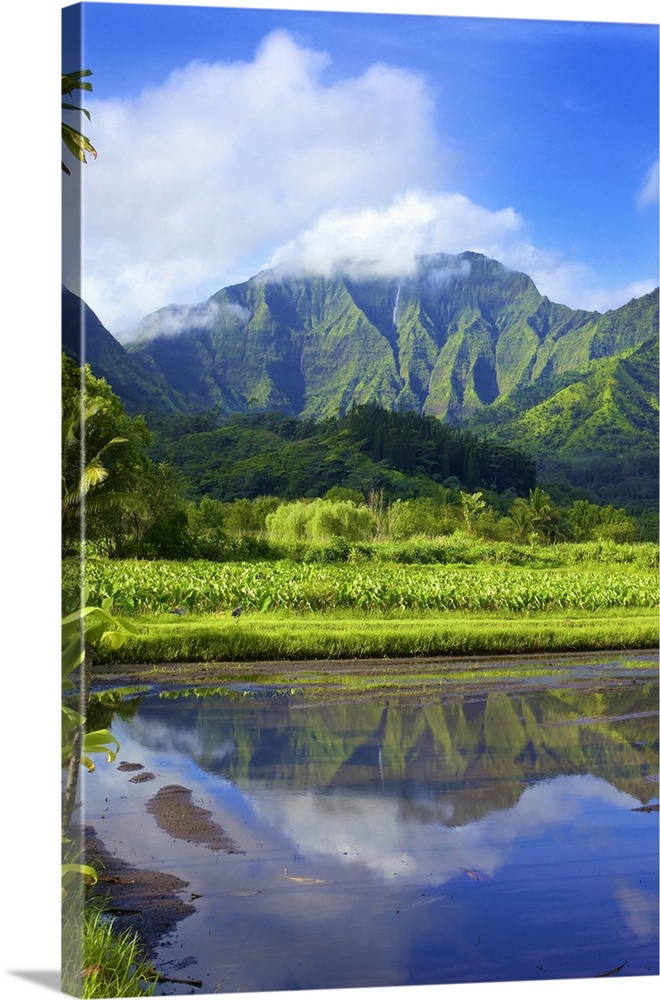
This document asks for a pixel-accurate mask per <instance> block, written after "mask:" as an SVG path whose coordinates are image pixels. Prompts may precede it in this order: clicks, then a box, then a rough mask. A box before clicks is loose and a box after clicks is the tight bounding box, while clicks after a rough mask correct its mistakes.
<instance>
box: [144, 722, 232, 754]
mask: <svg viewBox="0 0 660 1000" xmlns="http://www.w3.org/2000/svg"><path fill="white" fill-rule="evenodd" d="M131 735H132V736H133V738H134V739H135V740H137V741H138V742H139V743H141V744H142V745H143V746H144V747H148V748H149V750H152V751H155V752H168V753H169V752H174V753H181V754H184V755H185V756H187V757H190V758H192V759H193V760H199V759H200V758H204V760H205V762H206V763H207V765H208V764H209V763H212V764H215V765H217V764H219V763H220V762H221V761H223V760H224V759H225V758H226V757H230V756H231V755H232V754H233V753H234V752H235V751H236V743H235V741H234V740H233V739H232V738H231V737H228V738H226V739H224V740H223V741H222V742H221V743H219V744H218V745H217V746H213V748H212V751H209V748H208V745H207V744H208V740H204V738H203V736H202V734H201V733H200V732H199V731H198V730H197V729H196V728H195V727H194V724H191V725H190V727H189V728H183V727H182V726H181V725H176V726H175V725H173V724H172V721H171V720H170V719H168V718H167V717H166V718H164V719H161V718H158V716H156V715H154V714H148V715H147V714H144V715H136V716H135V718H134V720H133V721H132V722H131Z"/></svg>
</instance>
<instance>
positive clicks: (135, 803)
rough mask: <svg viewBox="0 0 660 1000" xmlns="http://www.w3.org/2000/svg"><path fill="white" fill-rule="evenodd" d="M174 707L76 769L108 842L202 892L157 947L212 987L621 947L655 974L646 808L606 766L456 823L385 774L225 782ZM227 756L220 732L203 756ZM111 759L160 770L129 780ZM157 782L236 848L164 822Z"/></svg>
mask: <svg viewBox="0 0 660 1000" xmlns="http://www.w3.org/2000/svg"><path fill="white" fill-rule="evenodd" d="M168 715H169V718H167V719H165V720H163V719H160V718H158V717H157V716H152V715H149V717H146V716H145V717H142V718H140V716H137V717H136V718H135V719H134V720H133V721H132V722H131V723H121V722H119V721H117V722H116V724H115V723H113V725H112V728H113V731H114V732H115V733H116V735H117V736H118V738H119V740H120V742H121V752H120V754H119V757H118V761H117V762H116V763H115V764H114V765H108V764H106V763H105V762H100V763H99V764H98V765H97V769H96V771H95V772H94V774H92V775H89V776H86V777H85V779H84V799H85V819H86V821H87V822H88V823H90V824H92V825H94V826H95V827H96V829H97V831H98V833H99V835H100V836H101V837H102V839H103V840H104V841H105V842H106V843H107V845H108V847H109V848H110V849H111V851H113V852H115V853H117V854H118V855H119V856H121V857H123V858H125V859H126V860H127V861H129V862H131V863H133V864H136V865H138V866H142V867H152V868H160V869H162V870H166V871H171V872H173V873H174V874H177V875H179V876H181V877H182V878H184V879H186V880H187V881H188V882H189V883H190V885H189V889H188V890H186V891H187V892H190V893H192V892H194V893H201V898H199V899H198V900H196V902H195V905H196V907H197V912H196V913H195V914H194V915H193V916H191V917H189V918H187V919H186V920H184V921H182V922H181V923H180V924H179V927H178V931H177V935H176V937H175V939H174V940H173V941H172V942H171V943H170V945H169V946H168V949H167V950H166V952H164V955H166V957H167V959H168V960H172V961H174V960H178V959H181V958H185V957H186V956H189V955H195V956H197V960H198V961H197V965H196V966H195V976H197V975H199V974H200V970H201V969H204V970H206V972H205V973H204V975H205V976H206V977H207V978H205V979H204V988H205V990H207V991H208V992H213V991H214V989H215V988H216V986H217V985H218V983H220V982H221V981H222V983H223V984H224V985H223V986H222V991H223V992H232V991H241V992H242V991H244V990H264V989H303V988H348V987H353V986H357V985H362V986H379V985H380V986H386V985H399V984H405V983H409V984H411V983H415V982H418V983H421V982H470V981H472V982H474V981H491V980H496V979H498V978H500V979H501V978H503V977H504V978H510V979H514V980H515V979H521V978H523V979H524V978H536V979H538V978H539V977H540V978H544V977H545V978H559V977H564V976H566V975H568V976H573V975H579V976H582V975H598V974H599V972H602V971H606V969H607V968H612V967H614V966H615V965H617V964H619V961H615V960H614V959H612V961H609V962H608V961H607V960H606V959H605V957H604V955H608V956H609V954H610V953H611V952H612V953H613V952H616V953H617V954H618V953H619V951H620V950H621V948H624V950H625V952H626V955H630V956H631V958H630V962H631V963H632V964H631V965H630V971H631V973H633V974H635V975H641V974H647V973H650V972H655V971H657V955H655V952H654V949H655V947H656V942H657V933H658V922H657V921H658V917H657V883H656V882H654V881H653V877H654V876H653V873H654V872H655V873H656V877H657V816H656V815H654V814H644V813H635V812H633V811H632V810H633V809H634V807H635V806H636V805H638V802H637V800H636V799H635V798H634V797H632V796H631V795H628V794H626V793H624V792H621V791H619V790H617V789H616V788H615V787H614V786H613V785H611V784H609V783H608V782H607V781H606V780H604V779H603V778H602V777H595V776H593V775H589V774H584V775H569V776H559V777H556V778H553V779H548V780H545V781H539V782H536V783H535V784H530V785H525V786H523V787H522V788H521V792H520V796H519V797H518V798H517V800H516V801H515V803H514V804H513V805H512V806H510V807H509V808H501V809H496V810H493V811H491V812H490V813H487V814H486V815H484V816H483V817H482V818H480V819H478V820H473V821H470V822H466V823H464V824H463V825H451V824H452V822H453V817H454V816H455V815H456V811H455V809H454V802H453V798H452V795H453V792H452V791H451V790H449V791H447V790H444V791H442V792H440V791H439V792H438V793H437V794H435V795H434V793H433V786H432V785H431V784H429V783H428V782H427V783H426V784H425V785H424V790H423V792H422V791H418V792H416V794H417V798H414V797H413V799H411V798H410V792H411V789H410V788H408V789H407V795H408V797H407V798H405V799H404V798H402V797H399V796H398V795H397V794H395V793H394V791H393V789H391V788H389V787H388V788H387V794H384V790H383V788H382V787H381V785H380V782H375V783H374V785H373V788H372V789H368V788H365V787H356V786H354V785H352V786H349V787H342V786H341V785H335V786H333V787H332V788H331V789H330V790H328V789H325V790H322V791H321V790H317V789H307V790H294V789H291V788H282V787H275V786H274V785H273V783H272V782H268V781H264V780H263V779H248V778H241V779H240V781H238V782H236V783H233V782H231V781H229V780H228V779H227V778H226V777H219V776H218V775H216V774H213V773H210V772H209V771H207V770H205V769H204V768H202V767H201V766H200V765H199V763H198V760H199V759H202V758H203V759H204V761H205V763H208V757H207V755H205V754H204V752H203V745H202V742H201V740H200V737H199V734H198V733H197V732H196V731H195V729H194V728H192V727H191V728H187V729H185V730H183V731H182V730H180V729H176V728H175V727H174V725H173V722H174V717H175V715H176V713H172V709H171V706H170V707H169V708H168ZM220 744H221V745H220ZM232 750H233V744H232V743H231V742H226V741H225V742H223V740H222V739H221V740H220V743H219V744H218V745H216V746H215V747H214V748H213V757H214V761H213V763H214V764H217V763H218V762H219V760H220V758H221V757H222V755H224V754H227V755H228V754H231V752H232ZM122 760H124V761H137V762H140V763H141V764H143V765H144V768H145V770H148V771H151V772H153V774H154V780H152V781H149V782H144V783H133V782H131V778H133V777H134V776H135V773H134V772H120V771H118V770H117V763H118V762H119V761H122ZM348 770H350V769H348ZM349 781H350V775H349ZM385 782H386V784H387V776H385ZM167 784H181V785H184V786H185V787H186V788H189V789H191V791H192V793H193V802H194V803H195V804H196V805H199V806H202V807H203V808H206V809H209V810H211V813H212V817H213V819H215V820H216V822H218V823H219V824H220V825H221V826H222V827H223V828H224V829H225V830H226V832H227V833H228V834H229V835H230V836H231V837H232V838H233V839H234V840H235V841H236V843H237V845H238V847H239V848H240V849H241V850H242V851H243V852H244V853H242V854H235V855H222V856H219V855H218V854H217V853H215V852H212V851H209V850H207V849H206V848H204V847H203V846H198V845H190V844H188V843H186V842H185V841H183V840H173V839H172V838H170V837H169V836H167V835H166V834H164V833H163V832H162V831H161V830H159V828H158V826H157V824H156V822H155V819H154V817H153V816H152V815H150V814H148V813H147V812H146V808H145V806H146V803H147V801H148V800H149V799H150V798H152V796H153V795H155V793H156V792H157V791H158V789H159V788H162V787H164V786H165V785H167ZM456 794H458V795H463V796H465V794H466V792H465V789H461V788H458V789H457V792H456ZM468 794H469V793H468ZM296 879H302V880H305V879H307V880H311V881H296ZM314 880H317V881H314ZM184 898H187V897H186V896H185V893H184ZM356 914H359V915H360V919H359V920H356ZM218 940H222V941H223V942H224V943H225V946H224V947H223V949H222V950H221V951H219V950H218V947H217V941H218ZM439 940H442V941H443V942H444V946H443V948H442V949H440V950H439V949H438V941H439ZM477 944H478V947H477ZM505 956H506V957H505ZM601 956H603V957H601ZM635 956H637V957H635ZM640 956H647V957H646V959H644V961H646V967H645V966H644V964H643V959H642V957H640ZM648 956H650V958H649V957H648ZM635 962H636V963H637V964H636V965H635V964H634V963H635ZM649 963H650V964H651V965H653V969H649V967H648V966H649Z"/></svg>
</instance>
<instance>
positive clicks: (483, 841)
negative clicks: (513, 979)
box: [244, 775, 635, 884]
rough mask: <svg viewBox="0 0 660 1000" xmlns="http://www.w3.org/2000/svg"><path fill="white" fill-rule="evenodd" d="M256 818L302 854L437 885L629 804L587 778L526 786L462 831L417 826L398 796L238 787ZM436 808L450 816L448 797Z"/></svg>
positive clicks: (493, 866) (490, 867)
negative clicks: (599, 810) (605, 809)
mask: <svg viewBox="0 0 660 1000" xmlns="http://www.w3.org/2000/svg"><path fill="white" fill-rule="evenodd" d="M244 792H245V794H246V796H247V797H248V798H249V799H250V800H251V803H252V805H253V807H254V809H255V811H256V812H257V813H258V814H259V816H260V817H261V819H262V820H263V821H264V822H266V823H268V825H270V826H271V827H273V828H275V829H277V830H278V831H279V833H280V834H281V835H284V836H286V837H288V838H289V839H290V840H291V841H292V842H293V843H295V844H296V845H297V847H298V849H299V850H300V851H301V852H304V853H305V854H307V855H309V856H312V857H314V856H316V857H318V856H325V857H326V858H334V859H336V860H339V861H340V862H341V863H342V864H355V863H356V862H358V863H361V864H363V865H366V866H367V867H368V868H369V869H370V870H371V871H372V872H373V873H374V874H376V875H378V876H380V877H381V878H383V879H385V880H388V879H390V878H392V877H393V876H394V875H396V877H397V878H401V876H404V877H405V876H409V877H410V878H412V879H415V880H417V879H419V878H420V877H423V878H429V877H430V878H431V879H432V881H433V882H434V883H436V884H443V883H444V882H446V881H447V880H449V879H450V878H453V877H454V876H455V875H456V872H457V871H458V870H459V869H461V868H477V869H480V870H482V871H484V872H485V873H487V874H489V875H493V874H494V873H495V871H496V870H497V869H498V868H499V867H501V866H502V865H504V864H506V862H507V860H508V858H509V857H510V856H511V853H512V845H513V843H514V841H516V840H522V839H530V838H534V837H540V836H542V835H544V834H545V833H547V832H548V831H549V830H551V829H552V828H553V827H559V826H560V825H564V824H566V823H567V822H575V821H578V820H579V819H580V818H581V817H582V816H586V815H587V814H588V813H589V812H590V811H591V810H593V808H594V806H595V805H596V804H597V803H601V804H604V805H606V806H610V807H612V808H619V809H630V808H631V806H632V805H634V803H635V800H634V799H633V798H632V797H631V796H629V795H626V794H625V793H622V792H619V791H618V790H617V789H615V788H613V787H612V786H611V785H609V784H608V783H607V782H606V781H603V780H602V779H600V778H594V777H592V776H591V775H580V776H571V777H561V778H555V779H552V780H550V781H545V782H539V783H538V784H536V785H533V786H530V787H528V788H526V789H525V791H524V792H523V793H522V795H521V797H520V799H519V801H518V802H517V803H516V804H515V805H514V806H512V807H511V808H510V809H506V810H501V811H498V812H493V813H491V814H490V815H488V816H486V817H484V818H483V819H480V820H478V821H476V822H472V823H468V824H466V825H465V826H453V827H452V826H445V825H444V824H443V823H441V822H435V823H428V822H426V823H422V824H420V823H416V822H415V821H414V818H412V817H411V813H410V811H409V810H407V811H406V812H405V814H404V813H403V812H402V810H401V808H400V806H401V804H400V801H399V800H398V799H397V798H386V797H384V796H370V795H365V794H359V793H345V792H338V793H335V794H333V795H327V794H320V793H318V792H315V791H308V792H305V793H303V794H300V793H293V792H286V791H283V790H281V789H270V788H266V787H258V786H256V785H255V783H251V784H249V785H248V786H246V787H245V788H244ZM443 808H446V813H447V814H448V815H451V799H450V797H449V796H447V802H446V804H445V806H444V807H443Z"/></svg>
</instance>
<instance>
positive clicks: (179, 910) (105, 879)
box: [85, 827, 195, 959]
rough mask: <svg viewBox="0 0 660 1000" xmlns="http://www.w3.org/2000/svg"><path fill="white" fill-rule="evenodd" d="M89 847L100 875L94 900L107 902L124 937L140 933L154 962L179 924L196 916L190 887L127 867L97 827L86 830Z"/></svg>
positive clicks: (170, 877)
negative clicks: (159, 947) (159, 945)
mask: <svg viewBox="0 0 660 1000" xmlns="http://www.w3.org/2000/svg"><path fill="white" fill-rule="evenodd" d="M85 845H86V851H87V863H88V864H91V865H92V867H94V868H95V869H96V871H97V872H98V882H97V883H96V884H95V885H94V886H92V888H91V889H90V896H91V897H92V898H97V899H99V900H102V901H103V904H104V908H105V910H106V912H107V913H109V914H110V915H111V916H112V917H114V920H115V927H116V929H117V930H118V931H119V932H120V933H122V932H124V931H126V930H130V931H135V932H137V934H138V935H139V937H140V942H141V944H142V948H143V950H144V952H145V953H146V955H147V957H148V958H150V959H153V958H154V956H155V952H156V947H157V945H158V943H159V942H160V941H162V939H163V938H164V937H166V936H167V935H168V934H170V933H171V932H172V931H173V930H174V929H175V928H176V925H177V923H178V922H179V920H183V919H184V917H188V916H190V914H191V913H194V912H195V907H194V906H193V904H192V903H191V902H190V894H188V900H186V898H185V890H186V888H187V886H188V885H189V883H188V882H185V881H184V880H183V879H180V878H178V877H177V876H176V875H170V874H168V873H167V872H160V871H150V870H148V869H143V868H136V867H134V866H133V865H129V864H127V862H126V861H123V860H122V859H121V858H117V857H115V856H114V855H113V854H111V853H110V852H109V851H108V850H107V848H106V846H105V844H104V843H103V841H102V840H100V839H99V838H98V836H97V834H96V831H95V830H94V828H93V827H87V828H86V830H85Z"/></svg>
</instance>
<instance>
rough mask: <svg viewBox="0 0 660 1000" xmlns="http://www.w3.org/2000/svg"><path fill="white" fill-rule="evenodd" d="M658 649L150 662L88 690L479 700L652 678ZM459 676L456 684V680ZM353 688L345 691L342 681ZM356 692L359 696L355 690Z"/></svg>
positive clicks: (107, 669)
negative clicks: (478, 697)
mask: <svg viewBox="0 0 660 1000" xmlns="http://www.w3.org/2000/svg"><path fill="white" fill-rule="evenodd" d="M657 671H658V650H657V649H631V650H626V649H621V650H606V651H602V650H598V651H593V652H590V653H585V652H580V653H530V654H528V655H526V654H510V655H504V654H503V655H502V656H492V655H488V656H466V657H415V658H396V659H393V658H389V657H384V658H382V659H355V660H301V661H291V660H279V661H278V660H263V661H251V662H224V661H223V662H203V663H197V662H194V663H186V662H179V663H157V664H145V663H135V664H121V665H120V666H119V665H111V664H100V665H98V666H97V665H95V667H94V678H93V682H92V690H93V692H94V693H99V694H100V693H102V692H104V691H108V690H112V689H114V688H129V687H131V686H136V687H137V686H145V687H147V688H149V689H150V690H164V689H170V690H176V689H181V690H184V689H187V688H210V687H214V686H217V687H227V688H228V689H231V688H235V689H241V688H242V687H244V688H246V689H249V688H251V689H253V690H258V689H259V688H260V687H262V688H263V690H264V691H267V690H271V691H272V690H273V689H289V690H291V693H293V689H295V691H296V693H297V694H302V695H304V696H308V697H310V698H312V699H314V700H318V699H319V698H322V699H323V700H328V699H343V698H345V697H346V696H347V695H348V696H349V697H351V698H355V697H361V696H365V697H378V695H379V694H380V693H382V694H384V695H387V697H389V698H391V697H393V696H394V697H396V696H401V697H408V696H410V695H417V696H420V697H423V696H424V694H426V693H430V692H434V693H437V691H438V687H439V686H441V689H442V692H443V694H444V695H447V696H448V697H451V696H452V694H453V695H455V696H460V695H462V694H464V693H465V692H466V691H468V690H469V692H470V693H471V694H479V695H486V694H487V693H488V692H492V691H496V690H497V691H502V692H505V693H506V692H508V693H514V692H515V691H518V690H522V689H525V690H529V689H530V688H534V687H536V688H545V689H552V688H557V687H583V686H587V685H593V684H596V685H598V686H601V687H607V686H610V685H612V684H615V685H617V686H618V685H621V684H635V683H638V682H639V681H641V680H649V679H653V678H654V677H657ZM459 674H460V678H459V676H458V675H459ZM347 677H350V678H351V679H352V681H353V683H351V684H349V685H347V684H346V678H347ZM361 686H362V690H361Z"/></svg>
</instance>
